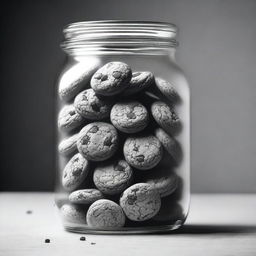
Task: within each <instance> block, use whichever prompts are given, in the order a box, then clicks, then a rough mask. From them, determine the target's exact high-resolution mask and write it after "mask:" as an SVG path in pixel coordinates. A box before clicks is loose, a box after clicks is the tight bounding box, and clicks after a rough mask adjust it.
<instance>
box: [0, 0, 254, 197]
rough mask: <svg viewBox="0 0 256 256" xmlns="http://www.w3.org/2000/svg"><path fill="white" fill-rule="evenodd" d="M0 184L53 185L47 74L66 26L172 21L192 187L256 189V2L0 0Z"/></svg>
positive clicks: (50, 77) (57, 63) (51, 74)
mask: <svg viewBox="0 0 256 256" xmlns="http://www.w3.org/2000/svg"><path fill="white" fill-rule="evenodd" d="M0 12H1V22H0V33H1V40H0V41H1V42H0V54H1V64H0V65H1V78H0V79H1V80H0V82H1V101H0V106H1V108H0V109H1V128H0V129H1V140H0V143H1V161H0V168H1V178H0V188H1V190H52V189H53V187H54V182H53V180H54V173H55V171H54V150H53V149H54V137H55V136H54V126H53V124H54V122H55V121H54V112H53V110H54V81H55V79H56V75H57V74H58V72H59V71H60V70H61V63H63V60H64V54H63V53H62V52H61V50H60V49H59V46H58V45H59V42H60V41H61V40H62V28H63V26H64V25H66V24H68V23H70V22H75V21H81V20H97V19H134V20H143V19H144V20H156V21H169V22H173V23H175V24H176V25H177V26H178V27H179V28H180V33H179V36H178V40H179V41H180V46H179V48H178V49H177V60H178V63H179V64H180V66H181V67H183V69H184V70H185V72H186V75H187V77H188V79H189V81H190V84H191V91H192V191H193V192H256V170H255V167H256V142H255V132H256V118H255V117H256V116H255V108H256V1H253V0H252V1H249V0H245V1H242V0H240V1H238V0H222V1H217V0H212V1H205V0H196V1H184V0H165V1H164V0H161V1H153V0H150V1H149V0H130V1H120V0H109V1H103V0H101V1H99V0H94V1H89V0H87V1H85V0H81V1H69V0H64V1H63V0H62V1H43V0H40V1H12V0H11V1H6V2H5V4H3V5H2V6H1V11H0Z"/></svg>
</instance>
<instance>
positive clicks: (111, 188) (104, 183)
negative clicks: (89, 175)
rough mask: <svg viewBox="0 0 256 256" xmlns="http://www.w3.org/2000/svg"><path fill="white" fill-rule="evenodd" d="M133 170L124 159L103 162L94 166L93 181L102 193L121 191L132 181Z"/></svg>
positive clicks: (113, 193) (112, 193) (110, 193)
mask: <svg viewBox="0 0 256 256" xmlns="http://www.w3.org/2000/svg"><path fill="white" fill-rule="evenodd" d="M132 179H133V170H132V168H131V167H130V166H129V164H128V163H127V162H126V161H124V160H117V161H114V162H111V163H105V164H102V165H99V166H98V167H96V168H95V170H94V174H93V181H94V184H95V186H96V187H97V188H98V189H99V190H100V191H101V192H102V193H104V194H107V195H115V194H120V193H122V192H123V191H124V190H125V189H126V188H127V187H128V186H129V185H130V184H131V182H132Z"/></svg>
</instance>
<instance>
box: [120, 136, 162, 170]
mask: <svg viewBox="0 0 256 256" xmlns="http://www.w3.org/2000/svg"><path fill="white" fill-rule="evenodd" d="M123 151H124V157H125V160H126V161H127V162H128V164H130V165H131V166H133V167H135V168H137V169H140V170H148V169H152V168H153V167H155V166H156V165H157V164H158V163H159V162H160V160H161V158H162V156H163V149H162V146H161V143H160V141H159V140H158V139H157V138H156V137H155V136H152V135H149V136H138V137H128V138H127V139H126V141H125V143H124V149H123Z"/></svg>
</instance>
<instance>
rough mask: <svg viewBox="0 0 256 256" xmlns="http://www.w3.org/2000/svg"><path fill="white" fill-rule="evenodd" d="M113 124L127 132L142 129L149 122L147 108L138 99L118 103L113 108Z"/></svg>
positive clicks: (111, 114)
mask: <svg viewBox="0 0 256 256" xmlns="http://www.w3.org/2000/svg"><path fill="white" fill-rule="evenodd" d="M110 119H111V122H112V124H113V125H114V126H115V127H116V128H117V129H118V130H120V131H122V132H125V133H136V132H139V131H142V130H143V129H144V128H145V127H146V126H147V125H148V122H149V115H148V111H147V109H146V108H145V107H144V106H143V105H142V104H141V103H139V102H138V101H125V102H119V103H116V104H115V105H114V106H113V108H112V109H111V113H110Z"/></svg>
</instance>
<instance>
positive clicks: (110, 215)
mask: <svg viewBox="0 0 256 256" xmlns="http://www.w3.org/2000/svg"><path fill="white" fill-rule="evenodd" d="M86 220H87V223H88V226H89V227H93V228H118V227H123V226H124V224H125V215H124V212H123V210H122V208H121V207H120V206H119V205H118V204H117V203H115V202H113V201H110V200H107V199H100V200H98V201H96V202H94V203H93V204H92V205H91V206H90V207H89V209H88V211H87V215H86Z"/></svg>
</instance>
